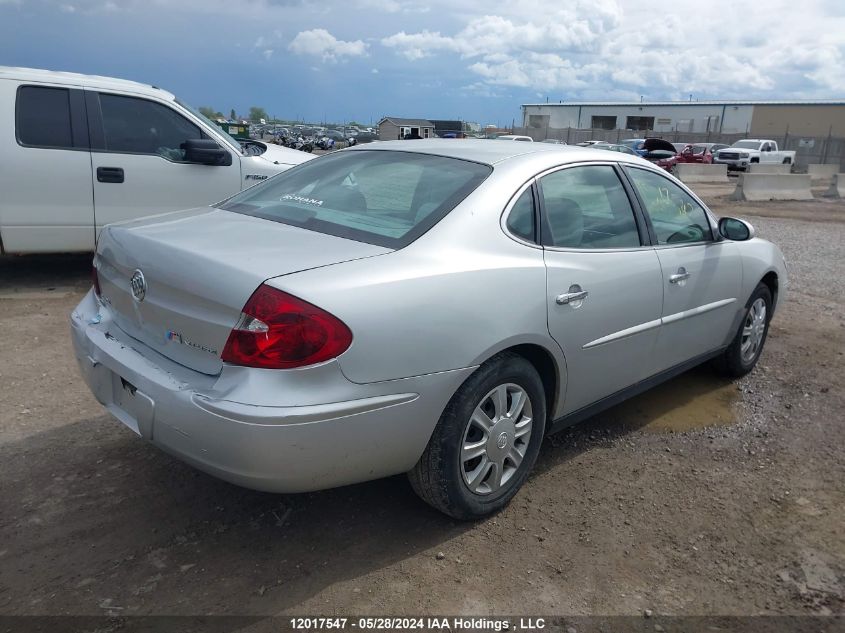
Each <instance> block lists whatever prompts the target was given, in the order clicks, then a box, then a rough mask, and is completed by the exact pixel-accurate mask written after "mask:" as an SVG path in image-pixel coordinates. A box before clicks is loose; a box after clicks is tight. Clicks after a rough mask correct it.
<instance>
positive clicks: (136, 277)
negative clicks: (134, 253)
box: [129, 270, 147, 303]
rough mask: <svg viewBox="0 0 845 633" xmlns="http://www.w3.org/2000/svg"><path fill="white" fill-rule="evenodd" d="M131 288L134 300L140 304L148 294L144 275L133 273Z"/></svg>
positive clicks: (139, 272)
mask: <svg viewBox="0 0 845 633" xmlns="http://www.w3.org/2000/svg"><path fill="white" fill-rule="evenodd" d="M129 288H130V290H132V298H133V299H135V301H137V302H138V303H140V302H141V301H143V300H144V296H145V295H146V294H147V280H146V279H144V273H142V272H141V271H140V270H136V271H135V272H134V273H132V279H130V280H129Z"/></svg>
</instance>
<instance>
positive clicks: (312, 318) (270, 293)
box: [221, 284, 352, 369]
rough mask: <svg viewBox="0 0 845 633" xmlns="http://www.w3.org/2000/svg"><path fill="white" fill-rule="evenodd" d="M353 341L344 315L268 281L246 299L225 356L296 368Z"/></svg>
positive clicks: (331, 354) (253, 364)
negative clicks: (343, 319) (341, 317)
mask: <svg viewBox="0 0 845 633" xmlns="http://www.w3.org/2000/svg"><path fill="white" fill-rule="evenodd" d="M351 344H352V332H351V331H350V330H349V328H348V327H347V326H346V324H345V323H344V322H343V321H341V320H340V319H338V318H337V317H335V316H334V315H332V314H329V313H328V312H326V311H325V310H323V309H322V308H318V307H317V306H315V305H312V304H310V303H308V302H307V301H303V300H302V299H299V298H297V297H294V296H293V295H289V294H288V293H286V292H282V291H281V290H277V289H276V288H273V287H271V286H268V285H266V284H262V285H261V286H259V287H258V290H256V291H255V292H254V293H253V294H252V296H251V297H250V298H249V300H248V301H247V302H246V305H245V306H244V308H243V311H242V313H241V317H240V319H239V320H238V322H237V324H235V327H234V329H233V330H232V332H231V334H229V339H228V340H227V341H226V346H225V347H224V348H223V353H222V354H221V358H222V359H223V361H224V362H226V363H232V364H233V365H244V366H246V367H261V368H264V369H291V368H294V367H303V366H305V365H313V364H315V363H321V362H323V361H326V360H330V359H332V358H335V357H337V356H339V355H340V354H342V353H343V352H345V351H346V350H347V349H349V346H350V345H351Z"/></svg>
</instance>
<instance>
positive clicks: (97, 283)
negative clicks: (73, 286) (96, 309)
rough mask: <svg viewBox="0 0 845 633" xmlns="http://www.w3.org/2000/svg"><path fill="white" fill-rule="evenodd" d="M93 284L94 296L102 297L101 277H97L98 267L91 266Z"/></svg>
mask: <svg viewBox="0 0 845 633" xmlns="http://www.w3.org/2000/svg"><path fill="white" fill-rule="evenodd" d="M91 282H92V283H93V284H94V294H95V295H97V296H98V297H99V296H100V277H99V276H98V275H97V267H96V266H94V264H91Z"/></svg>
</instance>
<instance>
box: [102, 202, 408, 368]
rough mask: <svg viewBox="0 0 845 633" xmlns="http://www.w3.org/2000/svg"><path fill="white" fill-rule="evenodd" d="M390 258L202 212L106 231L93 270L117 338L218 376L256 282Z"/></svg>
mask: <svg viewBox="0 0 845 633" xmlns="http://www.w3.org/2000/svg"><path fill="white" fill-rule="evenodd" d="M389 252H391V249H388V248H385V247H382V246H375V245H372V244H365V243H362V242H356V241H354V240H349V239H344V238H340V237H335V236H332V235H325V234H322V233H317V232H315V231H309V230H306V229H301V228H298V227H293V226H289V225H286V224H281V223H279V222H272V221H270V220H264V219H261V218H256V217H252V216H247V215H242V214H239V213H233V212H230V211H223V210H220V209H215V208H212V207H204V208H201V209H191V210H188V211H179V212H176V213H168V214H165V215H161V216H156V217H152V218H147V219H144V220H138V221H135V222H128V223H122V224H116V225H111V226H108V227H106V228H105V229H104V230H103V232H102V234H101V235H100V240H99V243H98V247H97V256H96V263H97V268H98V276H99V280H100V288H101V291H102V295H101V296H102V298H103V300H104V302H105V303H106V304H107V305H108V306H109V308H110V310H111V312H112V313H113V316H114V322H115V324H116V325H117V326H118V327H119V328H120V329H121V330H123V331H124V332H125V333H126V334H128V335H129V336H131V337H132V338H135V339H137V340H139V341H141V342H143V343H144V344H146V345H148V346H149V347H151V348H152V349H154V350H155V351H156V352H158V353H160V354H162V355H164V356H166V357H167V358H169V359H171V360H173V361H175V362H177V363H180V364H182V365H185V366H186V367H190V368H191V369H193V370H196V371H199V372H202V373H206V374H212V375H214V374H217V373H219V372H220V370H221V368H222V364H223V363H222V361H221V360H220V354H221V353H222V351H223V346H224V345H225V344H226V340H227V338H228V337H229V333H230V332H231V330H232V328H233V327H234V325H235V323H236V322H237V320H238V318H239V317H240V314H241V309H242V308H243V306H244V304H245V303H246V301H247V299H248V298H249V297H250V295H252V293H253V292H254V291H255V289H256V288H258V286H259V285H261V283H263V282H264V281H266V280H267V279H270V278H272V277H279V276H282V275H288V274H291V273H295V272H299V271H302V270H308V269H311V268H318V267H321V266H329V265H332V264H337V263H340V262H344V261H350V260H353V259H360V258H363V257H373V256H375V255H382V254H385V253H389ZM136 271H140V273H139V274H136ZM141 275H142V276H143V282H142V281H141V277H140V276H141ZM133 277H134V278H135V281H134V282H133ZM133 283H134V285H135V286H136V294H138V295H140V294H141V292H140V287H141V286H143V287H144V292H143V296H142V297H141V299H140V300H139V299H137V298H135V297H133V288H132V286H133Z"/></svg>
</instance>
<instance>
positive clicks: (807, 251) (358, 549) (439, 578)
mask: <svg viewBox="0 0 845 633" xmlns="http://www.w3.org/2000/svg"><path fill="white" fill-rule="evenodd" d="M702 195H705V197H707V192H702ZM708 200H709V201H710V202H711V203H712V204H713V207H714V209H716V210H717V211H719V212H722V213H727V212H728V210H730V211H731V212H732V213H735V214H738V215H743V216H745V215H747V216H754V217H753V218H752V220H753V222H754V223H755V225H756V226H757V228H758V230H759V234H760V235H761V236H763V237H767V238H769V239H772V240H774V241H776V242H777V243H778V244H780V246H781V247H782V249H783V251H784V253H785V254H786V257H787V260H788V262H789V266H790V272H791V281H790V294H789V300H788V302H787V303H786V304H785V305H783V306H782V308H781V309H780V310H779V312H778V314H777V315H776V318H775V321H774V322H773V326H772V328H771V332H770V337H769V341H768V344H767V347H766V351H765V353H764V355H763V357H762V359H761V363H760V365H759V366H758V368H757V369H756V370H755V372H753V373H752V374H751V375H750V376H748V377H746V378H744V379H742V380H740V381H738V382H737V383H732V382H726V381H723V380H720V379H717V378H715V377H714V376H713V375H712V374H711V373H710V372H709V370H708V369H707V368H700V369H697V370H694V371H692V372H689V373H688V374H686V375H684V376H681V377H679V378H677V379H675V380H673V381H671V382H669V383H666V384H665V385H663V386H661V387H658V388H656V389H654V390H652V391H651V392H650V393H648V394H644V395H643V396H640V397H638V398H636V399H634V400H632V401H630V402H628V403H626V404H624V405H621V406H619V407H616V408H615V409H613V410H610V411H608V412H606V413H605V414H602V415H600V416H597V417H596V418H593V419H591V420H589V421H587V422H585V423H584V424H582V425H580V426H579V427H577V428H575V429H572V430H570V431H567V432H565V433H562V434H559V435H557V436H554V437H552V438H550V440H549V441H548V442H547V443H546V444H545V446H544V448H543V451H542V452H541V456H540V460H539V463H538V466H537V469H536V473H535V474H534V476H533V477H532V478H531V479H530V480H529V482H528V483H527V484H526V486H525V488H524V489H523V490H522V492H521V493H520V494H519V495H518V496H517V497H516V498H515V500H514V502H513V503H512V504H511V505H510V506H509V507H508V508H507V509H506V510H505V511H503V512H502V513H500V514H499V515H497V516H495V517H492V518H490V519H487V520H484V521H480V522H477V523H470V524H464V523H456V522H453V521H450V520H448V519H446V518H444V517H443V516H441V515H439V514H437V513H436V512H434V511H432V510H430V509H429V508H428V507H426V506H425V505H424V504H422V503H421V502H419V501H418V500H417V499H416V498H415V497H414V496H413V494H412V492H411V490H410V488H409V486H408V484H407V482H406V481H405V479H404V478H403V477H394V478H391V479H387V480H383V481H377V482H372V483H368V484H361V485H357V486H350V487H347V488H342V489H338V490H332V491H327V492H321V493H314V494H307V495H296V496H282V495H270V494H263V493H258V492H253V491H248V490H243V489H240V488H236V487H234V486H231V485H228V484H226V483H223V482H220V481H217V480H215V479H213V478H211V477H209V476H206V475H204V474H202V473H198V472H196V471H194V470H193V469H191V468H190V467H188V466H185V465H184V464H182V463H180V462H178V461H176V460H174V459H172V458H170V457H168V456H167V455H165V454H163V453H161V452H159V451H158V450H157V449H155V448H153V447H152V446H149V445H146V444H144V443H142V442H140V441H138V440H137V439H136V438H135V436H134V435H133V434H132V433H131V432H129V431H128V430H126V429H124V428H123V427H122V426H121V425H119V424H118V423H116V422H115V421H114V420H112V419H111V417H110V416H108V415H107V414H105V413H104V411H103V410H102V408H101V407H100V406H99V405H98V404H97V403H96V402H95V401H94V400H93V398H92V397H91V396H90V394H89V393H88V391H87V390H86V388H85V386H84V385H83V383H82V381H81V380H80V379H79V377H78V374H77V371H76V367H75V363H74V361H73V358H72V353H71V349H70V344H69V340H68V331H67V330H68V325H67V316H68V314H69V312H70V310H71V309H72V307H73V305H74V304H75V303H76V302H77V301H78V299H79V297H80V296H81V295H82V293H83V292H84V291H85V290H86V287H87V286H88V271H89V264H88V261H89V260H88V258H87V257H58V258H57V257H27V258H13V259H10V258H7V259H3V260H0V615H2V614H6V615H9V614H40V615H45V614H46V615H59V614H87V615H111V616H115V617H116V618H117V620H116V621H118V622H119V621H120V618H122V617H124V616H127V615H137V614H210V613H218V614H219V613H227V614H244V615H247V614H248V615H259V616H265V615H272V614H284V613H299V614H303V613H315V614H351V613H359V614H366V613H369V614H386V613H392V614H401V613H416V614H419V613H453V614H454V613H474V614H490V613H545V614H568V615H573V614H582V615H591V614H592V615H596V614H600V615H614V614H623V615H640V614H642V613H644V611H645V610H650V611H653V612H654V613H655V614H681V615H708V614H737V615H753V614H830V613H838V614H843V613H845V597H844V596H845V531H843V529H842V528H843V524H845V510H844V509H845V460H843V458H842V456H843V448H842V447H843V446H845V428H844V427H843V424H842V411H843V409H845V398H843V394H845V372H843V350H845V345H843V342H845V320H843V308H845V292H843V290H844V289H843V283H845V281H843V280H845V252H843V251H845V203H827V202H825V203H822V202H818V203H801V204H795V205H792V204H787V203H782V204H779V205H757V206H755V205H743V206H737V205H736V204H734V203H728V202H727V201H726V200H725V199H724V198H723V197H720V195H711V196H709V197H708ZM770 216H778V217H770ZM819 217H821V218H824V219H823V220H822V221H818V220H819Z"/></svg>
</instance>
